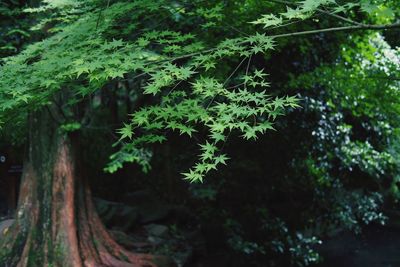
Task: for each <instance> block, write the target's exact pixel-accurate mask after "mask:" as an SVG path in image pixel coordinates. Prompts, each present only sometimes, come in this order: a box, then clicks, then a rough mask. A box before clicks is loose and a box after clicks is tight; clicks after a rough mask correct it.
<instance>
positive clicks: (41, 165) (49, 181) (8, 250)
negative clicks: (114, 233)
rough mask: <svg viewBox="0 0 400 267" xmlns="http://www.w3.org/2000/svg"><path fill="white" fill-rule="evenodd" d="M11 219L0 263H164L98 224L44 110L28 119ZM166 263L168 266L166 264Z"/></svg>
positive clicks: (68, 145)
mask: <svg viewBox="0 0 400 267" xmlns="http://www.w3.org/2000/svg"><path fill="white" fill-rule="evenodd" d="M29 127H30V131H29V135H30V136H29V147H28V151H27V153H26V154H27V155H26V159H25V162H24V170H23V175H22V180H21V186H20V194H19V200H18V210H17V212H16V218H15V222H14V224H13V226H12V227H10V228H9V230H8V231H7V233H6V234H5V235H4V236H3V238H2V239H1V240H0V266H2V267H16V266H17V267H25V266H32V267H48V266H62V267H89V266H90V267H92V266H121V267H122V266H140V267H144V266H152V267H154V266H167V264H169V263H167V260H166V259H165V258H162V257H154V256H152V255H145V254H134V253H131V252H129V251H126V250H125V249H123V248H122V247H120V246H119V245H118V244H117V243H116V242H115V241H114V240H113V239H112V238H111V236H110V235H109V234H108V232H107V231H106V229H105V228H104V226H103V224H102V223H101V221H100V219H99V217H98V215H97V213H96V211H95V208H94V206H93V203H92V200H91V193H90V189H89V187H88V184H87V180H86V178H85V177H84V175H83V174H84V172H83V168H82V166H80V164H78V163H79V159H78V158H77V155H78V154H79V149H81V148H79V147H78V144H77V142H76V140H75V139H77V138H74V137H73V136H71V135H68V134H66V133H63V132H61V131H60V129H59V125H58V124H57V123H56V122H55V121H54V120H53V118H52V117H51V116H50V115H49V112H48V111H47V110H45V111H42V112H38V113H36V114H34V115H33V116H31V118H30V126H29ZM168 266H169V265H168Z"/></svg>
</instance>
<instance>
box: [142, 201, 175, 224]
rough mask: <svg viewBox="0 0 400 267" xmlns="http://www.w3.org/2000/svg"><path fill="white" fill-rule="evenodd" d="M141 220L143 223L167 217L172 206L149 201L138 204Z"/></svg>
mask: <svg viewBox="0 0 400 267" xmlns="http://www.w3.org/2000/svg"><path fill="white" fill-rule="evenodd" d="M137 208H138V212H139V220H140V223H142V224H148V223H152V222H157V221H160V220H163V219H165V218H166V217H168V215H169V214H170V211H171V208H170V207H169V206H167V205H163V204H159V203H148V204H146V205H143V206H138V207H137Z"/></svg>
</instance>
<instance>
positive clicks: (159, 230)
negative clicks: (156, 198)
mask: <svg viewBox="0 0 400 267" xmlns="http://www.w3.org/2000/svg"><path fill="white" fill-rule="evenodd" d="M144 228H145V229H146V231H147V233H148V234H149V235H151V236H155V237H164V238H165V237H168V227H167V226H165V225H161V224H149V225H146V226H145V227H144Z"/></svg>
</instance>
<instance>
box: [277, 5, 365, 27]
mask: <svg viewBox="0 0 400 267" xmlns="http://www.w3.org/2000/svg"><path fill="white" fill-rule="evenodd" d="M270 1H271V2H274V3H278V4H285V5H295V6H299V4H298V3H293V2H289V1H284V0H270ZM316 10H317V11H318V12H320V13H323V14H325V15H328V16H331V17H334V18H336V19H339V20H343V21H345V22H348V23H350V24H353V25H358V26H361V25H365V24H363V23H360V22H357V21H354V20H351V19H349V18H346V17H342V16H340V15H337V14H335V13H331V12H328V11H325V10H323V9H321V8H317V9H316Z"/></svg>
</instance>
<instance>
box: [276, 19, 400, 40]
mask: <svg viewBox="0 0 400 267" xmlns="http://www.w3.org/2000/svg"><path fill="white" fill-rule="evenodd" d="M398 28H400V22H398V23H393V24H386V25H370V24H361V25H352V26H343V27H333V28H326V29H318V30H310V31H302V32H292V33H283V34H276V35H270V37H272V38H282V37H290V36H299V35H308V34H318V33H324V32H338V31H355V30H389V29H398Z"/></svg>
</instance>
